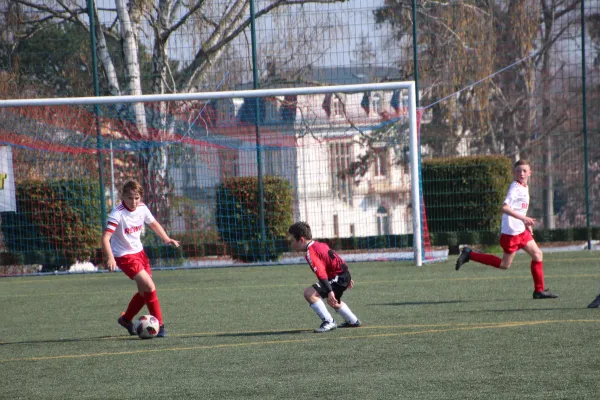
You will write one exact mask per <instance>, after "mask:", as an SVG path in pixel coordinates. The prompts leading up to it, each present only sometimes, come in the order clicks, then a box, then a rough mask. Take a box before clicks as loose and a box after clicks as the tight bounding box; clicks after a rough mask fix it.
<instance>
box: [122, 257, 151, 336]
mask: <svg viewBox="0 0 600 400" xmlns="http://www.w3.org/2000/svg"><path fill="white" fill-rule="evenodd" d="M116 261H117V266H118V267H119V269H121V271H123V272H124V273H125V275H127V276H128V277H129V279H131V280H133V279H134V277H135V275H137V274H138V273H139V271H141V270H143V268H144V267H143V265H142V264H141V263H140V262H138V261H137V259H136V258H135V256H134V255H128V256H124V257H118V258H117V259H116ZM145 304H146V300H145V299H144V295H143V294H142V293H140V292H139V289H138V291H137V292H136V293H135V294H134V295H133V296H132V297H131V300H129V304H128V305H127V309H126V310H125V312H124V313H122V314H121V316H120V317H119V319H117V323H118V324H119V325H121V326H122V327H123V328H125V329H127V331H128V332H129V334H130V335H135V334H136V332H135V326H134V325H133V319H134V318H135V316H136V315H137V314H138V313H139V312H140V310H141V309H142V308H143V307H144V305H145Z"/></svg>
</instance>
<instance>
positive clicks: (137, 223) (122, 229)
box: [102, 181, 179, 337]
mask: <svg viewBox="0 0 600 400" xmlns="http://www.w3.org/2000/svg"><path fill="white" fill-rule="evenodd" d="M143 195H144V188H143V187H142V185H140V184H139V183H138V182H136V181H129V182H127V183H125V185H123V188H122V189H121V200H122V203H121V204H119V205H118V206H117V207H116V208H115V209H114V210H112V212H111V213H110V215H109V216H108V223H107V226H106V229H105V230H104V233H103V235H102V249H103V250H104V254H105V255H106V260H107V261H106V266H107V267H108V269H109V270H110V271H114V270H115V269H116V268H117V267H119V268H120V269H121V271H123V272H124V273H125V275H127V276H128V277H129V279H131V280H134V281H135V283H136V284H137V290H138V291H137V293H135V294H134V295H133V297H132V298H131V300H130V301H129V306H128V307H127V310H126V311H125V312H124V313H123V314H122V315H121V317H119V319H118V320H117V322H118V323H119V325H121V326H123V327H124V328H125V329H127V331H128V332H129V334H130V335H135V334H136V332H135V328H134V326H133V322H132V320H133V319H134V318H135V316H136V315H137V313H139V312H140V311H141V309H142V308H143V307H144V305H146V306H147V307H148V311H149V312H150V314H151V315H153V316H155V317H156V319H158V321H159V323H160V330H159V332H158V335H157V336H158V337H165V336H167V334H166V331H165V325H164V323H163V318H162V311H161V309H160V302H159V301H158V296H157V294H156V287H155V286H154V281H153V280H152V270H151V269H150V261H149V260H148V257H146V253H145V252H144V247H143V246H142V241H141V239H140V237H141V234H142V228H143V226H144V223H146V224H148V226H150V228H152V230H153V231H154V232H155V233H156V234H157V235H158V236H159V237H160V238H161V239H162V241H163V242H164V243H165V244H172V245H174V246H176V247H179V242H178V241H177V240H175V239H171V238H170V237H169V235H167V233H166V232H165V230H164V229H163V227H162V226H161V225H160V224H159V223H158V221H157V220H156V219H154V216H152V213H151V212H150V210H149V209H148V207H146V205H145V204H144V203H142V202H141V200H142V196H143Z"/></svg>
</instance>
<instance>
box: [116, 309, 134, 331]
mask: <svg viewBox="0 0 600 400" xmlns="http://www.w3.org/2000/svg"><path fill="white" fill-rule="evenodd" d="M123 314H125V313H123ZM117 323H118V324H119V325H121V326H122V327H123V328H125V329H127V332H129V334H130V335H137V332H136V331H135V326H133V322H131V321H130V320H128V319H126V318H125V317H123V315H121V316H120V317H119V319H117Z"/></svg>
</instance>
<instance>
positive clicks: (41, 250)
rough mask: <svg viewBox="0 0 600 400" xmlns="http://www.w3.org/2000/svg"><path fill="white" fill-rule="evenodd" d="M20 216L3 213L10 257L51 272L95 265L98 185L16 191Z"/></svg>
mask: <svg viewBox="0 0 600 400" xmlns="http://www.w3.org/2000/svg"><path fill="white" fill-rule="evenodd" d="M16 198H17V212H3V213H2V215H1V218H2V233H3V234H4V243H5V245H6V248H7V250H8V252H9V253H12V256H5V258H11V257H13V258H14V259H16V260H19V261H22V262H23V263H26V264H27V263H31V264H42V265H44V267H45V268H47V269H52V268H57V267H59V266H67V265H71V264H73V263H75V262H76V261H87V260H91V259H94V258H95V257H96V255H97V252H96V249H97V247H98V243H99V241H100V235H101V232H102V227H101V208H100V192H99V187H98V182H96V181H92V180H85V179H81V180H57V181H25V182H20V183H18V184H17V186H16Z"/></svg>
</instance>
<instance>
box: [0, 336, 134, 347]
mask: <svg viewBox="0 0 600 400" xmlns="http://www.w3.org/2000/svg"><path fill="white" fill-rule="evenodd" d="M131 339H138V337H137V336H98V337H90V338H72V339H44V340H22V341H16V342H0V346H9V345H22V344H48V343H83V342H96V341H99V340H131Z"/></svg>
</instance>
